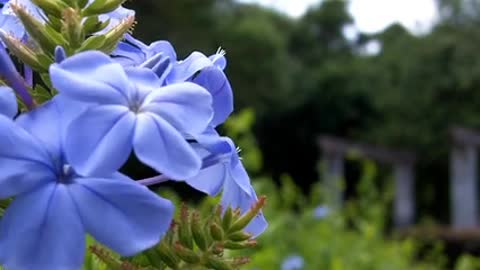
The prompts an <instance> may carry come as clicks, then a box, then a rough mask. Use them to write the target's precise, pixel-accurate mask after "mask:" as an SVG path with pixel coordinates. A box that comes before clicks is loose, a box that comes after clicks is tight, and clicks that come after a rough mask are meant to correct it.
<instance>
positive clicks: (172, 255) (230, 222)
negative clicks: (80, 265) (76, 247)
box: [91, 197, 266, 270]
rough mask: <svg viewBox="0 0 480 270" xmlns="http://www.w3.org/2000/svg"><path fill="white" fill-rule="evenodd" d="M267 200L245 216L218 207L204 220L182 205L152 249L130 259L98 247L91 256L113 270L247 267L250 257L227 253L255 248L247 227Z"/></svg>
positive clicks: (260, 202) (261, 201)
mask: <svg viewBox="0 0 480 270" xmlns="http://www.w3.org/2000/svg"><path fill="white" fill-rule="evenodd" d="M265 201H266V199H265V197H262V198H260V199H259V200H258V202H257V203H256V204H255V205H254V206H253V207H252V208H251V209H250V210H249V211H247V212H245V213H244V214H243V215H242V214H241V212H240V210H239V209H232V208H228V209H226V210H225V211H222V208H221V207H220V206H219V207H217V208H216V210H215V211H214V212H213V213H212V214H211V215H210V216H209V217H208V218H205V219H202V218H201V217H200V214H199V213H198V212H197V211H192V210H189V209H188V208H187V207H186V206H185V205H182V207H181V209H180V213H179V216H178V218H177V219H176V220H175V221H174V222H173V223H172V225H171V227H170V230H169V231H168V232H167V234H166V235H165V237H164V238H163V240H162V241H161V242H160V243H159V244H158V245H156V246H154V247H153V248H151V249H149V250H147V251H145V252H143V253H142V254H140V255H138V256H136V257H134V258H131V259H129V260H128V262H127V261H126V260H122V259H121V258H114V257H113V256H109V255H108V252H106V251H105V250H102V249H101V248H99V247H98V246H93V247H91V250H92V253H93V254H95V256H97V257H98V259H100V260H101V261H103V262H105V264H106V265H107V266H108V269H112V270H166V269H178V270H180V269H185V270H186V269H189V270H195V269H198V270H200V269H215V270H235V269H239V267H240V266H242V265H245V264H247V263H248V262H249V261H250V260H249V258H247V257H233V258H232V257H227V256H224V254H225V251H227V250H244V249H250V248H254V247H255V246H256V241H255V240H254V239H253V238H252V235H251V234H248V233H246V232H244V231H243V230H244V229H245V227H246V226H247V225H248V224H249V223H250V221H252V219H253V218H254V217H255V216H256V215H258V214H259V213H260V211H261V209H262V208H263V206H264V205H265Z"/></svg>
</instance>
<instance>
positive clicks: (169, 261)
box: [156, 243, 179, 269]
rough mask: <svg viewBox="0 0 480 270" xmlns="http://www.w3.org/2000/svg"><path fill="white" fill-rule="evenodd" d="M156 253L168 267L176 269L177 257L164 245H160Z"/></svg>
mask: <svg viewBox="0 0 480 270" xmlns="http://www.w3.org/2000/svg"><path fill="white" fill-rule="evenodd" d="M156 251H157V252H158V255H159V257H160V258H161V259H162V261H163V262H164V263H165V264H166V265H167V266H168V267H170V268H173V269H176V268H177V265H178V263H179V260H178V258H177V257H175V254H174V253H173V251H172V250H171V249H170V248H169V247H168V246H167V245H166V244H165V243H161V244H160V245H159V246H158V248H157V249H156Z"/></svg>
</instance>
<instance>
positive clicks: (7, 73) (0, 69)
mask: <svg viewBox="0 0 480 270" xmlns="http://www.w3.org/2000/svg"><path fill="white" fill-rule="evenodd" d="M0 77H2V79H3V80H4V82H6V83H7V84H8V85H9V86H11V87H12V88H13V90H15V92H16V93H17V94H18V96H19V97H20V98H21V99H22V101H23V102H24V104H25V105H26V106H27V107H28V108H29V109H32V108H33V107H34V101H33V99H32V97H31V95H30V93H29V92H28V89H27V83H26V82H25V80H24V79H23V78H22V76H21V75H20V74H19V73H18V71H17V69H16V67H15V64H14V63H13V61H12V59H11V58H10V56H9V55H8V53H7V50H6V49H5V47H4V46H3V44H1V43H0Z"/></svg>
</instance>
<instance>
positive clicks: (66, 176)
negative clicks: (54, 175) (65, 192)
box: [58, 164, 75, 184]
mask: <svg viewBox="0 0 480 270" xmlns="http://www.w3.org/2000/svg"><path fill="white" fill-rule="evenodd" d="M73 176H75V170H74V169H73V168H72V166H70V165H69V164H64V165H63V167H62V170H61V172H60V174H59V176H58V181H59V182H60V183H63V184H69V183H71V182H72V180H73Z"/></svg>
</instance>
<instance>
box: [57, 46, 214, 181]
mask: <svg viewBox="0 0 480 270" xmlns="http://www.w3.org/2000/svg"><path fill="white" fill-rule="evenodd" d="M50 76H51V79H52V83H53V86H54V87H55V88H56V89H57V90H58V91H59V92H60V95H64V96H66V97H68V98H71V99H74V100H77V101H82V102H85V103H89V104H92V105H95V106H90V107H89V108H88V109H87V110H86V111H84V112H83V113H81V114H80V115H79V116H78V117H77V118H76V119H74V120H73V121H72V123H71V124H70V126H69V130H68V131H67V136H66V139H65V152H66V155H67V158H68V159H69V161H70V162H71V164H72V166H73V167H74V168H75V170H76V171H77V172H78V173H80V174H82V175H89V174H94V173H112V172H114V171H116V170H117V169H118V168H120V167H121V166H122V165H123V163H125V161H126V160H127V158H128V156H129V155H130V153H131V151H132V149H133V151H134V152H135V154H136V156H137V157H138V159H139V160H140V161H142V162H143V163H145V164H146V165H149V166H150V167H152V168H154V169H156V170H157V171H158V172H160V173H162V174H164V175H166V176H168V177H170V178H172V179H185V178H188V177H192V176H193V175H195V174H197V173H198V171H199V169H200V167H201V159H200V158H199V157H198V156H197V155H196V152H195V151H194V150H193V148H192V147H191V146H190V145H189V143H188V142H187V141H186V140H185V138H184V136H183V135H184V134H200V133H201V132H203V131H204V130H205V129H206V128H207V126H208V123H209V122H210V121H211V118H212V114H213V112H212V105H211V103H212V98H211V96H210V94H209V93H208V92H207V91H206V90H205V89H204V88H202V87H200V86H198V85H196V84H193V83H188V82H186V83H178V84H173V85H169V86H165V87H161V86H160V82H159V80H158V77H157V76H156V75H155V74H154V73H153V72H152V71H151V70H149V69H145V68H127V69H124V68H123V67H122V66H121V65H120V64H118V63H116V62H114V61H113V60H112V59H111V58H110V57H108V56H107V55H105V54H103V53H100V52H96V51H89V52H84V53H80V54H77V55H75V56H73V57H71V58H67V59H66V60H64V61H62V62H61V63H60V64H53V65H52V66H51V67H50Z"/></svg>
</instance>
